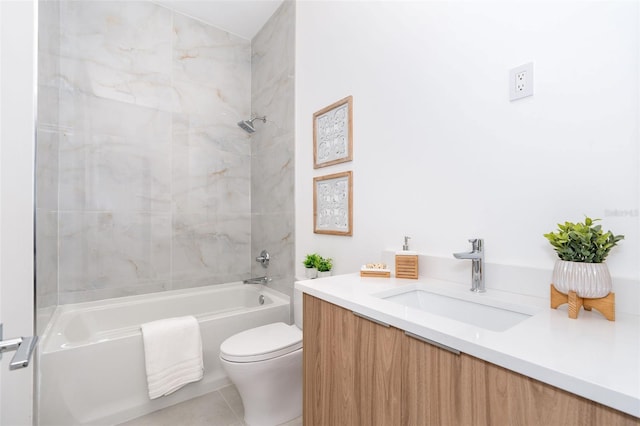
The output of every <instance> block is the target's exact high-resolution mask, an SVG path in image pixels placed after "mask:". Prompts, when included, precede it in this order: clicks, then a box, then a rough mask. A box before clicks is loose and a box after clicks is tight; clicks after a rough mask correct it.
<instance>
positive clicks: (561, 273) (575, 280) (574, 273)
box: [552, 259, 612, 299]
mask: <svg viewBox="0 0 640 426" xmlns="http://www.w3.org/2000/svg"><path fill="white" fill-rule="evenodd" d="M552 281H553V286H554V287H555V288H556V290H558V291H559V292H561V293H564V294H569V291H572V290H573V291H575V292H576V294H577V295H578V296H580V297H586V298H588V299H596V298H599V297H605V296H606V295H607V294H609V293H610V292H611V287H612V286H611V275H610V274H609V268H607V264H606V263H584V262H568V261H566V260H560V259H558V260H557V261H556V264H555V266H554V268H553V277H552Z"/></svg>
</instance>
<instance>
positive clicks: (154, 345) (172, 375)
mask: <svg viewBox="0 0 640 426" xmlns="http://www.w3.org/2000/svg"><path fill="white" fill-rule="evenodd" d="M140 329H141V330H142V340H143V342H144V361H145V367H146V369H147V385H148V387H149V398H150V399H155V398H158V397H161V396H163V395H169V394H170V393H172V392H175V391H177V390H178V389H180V388H181V387H182V386H184V385H186V384H187V383H191V382H197V381H198V380H200V379H202V376H203V374H204V364H203V361H202V338H201V337H200V326H199V325H198V320H196V319H195V318H194V317H192V316H188V317H179V318H169V319H164V320H159V321H153V322H148V323H146V324H142V325H141V326H140Z"/></svg>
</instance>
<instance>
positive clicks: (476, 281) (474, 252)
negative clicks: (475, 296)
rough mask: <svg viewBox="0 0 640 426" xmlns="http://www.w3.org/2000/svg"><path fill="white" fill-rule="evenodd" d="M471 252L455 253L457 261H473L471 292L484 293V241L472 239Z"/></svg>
mask: <svg viewBox="0 0 640 426" xmlns="http://www.w3.org/2000/svg"><path fill="white" fill-rule="evenodd" d="M469 242H470V243H471V251H470V252H468V253H453V257H455V258H456V259H471V291H473V292H475V293H484V292H485V291H486V290H485V288H484V240H482V238H471V239H470V240H469Z"/></svg>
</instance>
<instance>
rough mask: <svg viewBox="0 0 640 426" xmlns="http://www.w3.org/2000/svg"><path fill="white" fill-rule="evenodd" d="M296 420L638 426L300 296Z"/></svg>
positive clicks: (386, 425)
mask: <svg viewBox="0 0 640 426" xmlns="http://www.w3.org/2000/svg"><path fill="white" fill-rule="evenodd" d="M303 309H304V327H303V328H304V330H303V331H304V333H303V336H304V337H303V339H304V351H303V358H304V361H303V363H304V373H303V374H304V413H303V419H304V424H305V426H330V425H336V426H338V425H340V426H343V425H344V426H350V425H363V426H364V425H366V426H369V425H381V426H392V425H438V426H440V425H452V426H458V425H487V426H498V425H523V426H527V425H562V426H565V425H576V426H584V425H593V426H600V425H607V426H614V425H636V426H637V425H640V419H638V418H635V417H632V416H629V415H627V414H624V413H622V412H619V411H616V410H614V409H611V408H609V407H606V406H603V405H600V404H597V403H595V402H593V401H590V400H587V399H585V398H582V397H579V396H577V395H574V394H571V393H569V392H566V391H563V390H561V389H558V388H555V387H553V386H550V385H547V384H544V383H542V382H539V381H537V380H534V379H531V378H529V377H526V376H523V375H521V374H518V373H514V372H512V371H510V370H507V369H504V368H502V367H498V366H496V365H494V364H491V363H488V362H486V361H483V360H480V359H478V358H475V357H472V356H470V355H467V354H464V353H456V352H455V351H454V352H452V351H450V350H447V349H443V348H442V347H438V346H435V345H433V344H430V343H426V342H424V341H421V340H418V339H416V338H414V337H410V336H408V335H407V334H405V333H404V332H403V331H402V330H399V329H397V328H394V327H389V326H385V325H381V324H378V323H376V322H374V321H371V320H369V319H366V318H362V317H360V316H357V315H355V314H354V313H353V312H351V311H348V310H346V309H344V308H341V307H339V306H336V305H333V304H331V303H328V302H326V301H323V300H321V299H318V298H315V297H313V296H310V295H308V294H305V295H304V308H303Z"/></svg>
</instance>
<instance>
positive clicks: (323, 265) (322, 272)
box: [317, 256, 333, 278]
mask: <svg viewBox="0 0 640 426" xmlns="http://www.w3.org/2000/svg"><path fill="white" fill-rule="evenodd" d="M317 267H318V278H322V277H329V276H331V268H333V259H331V258H324V257H322V256H320V260H319V261H318V266H317Z"/></svg>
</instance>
